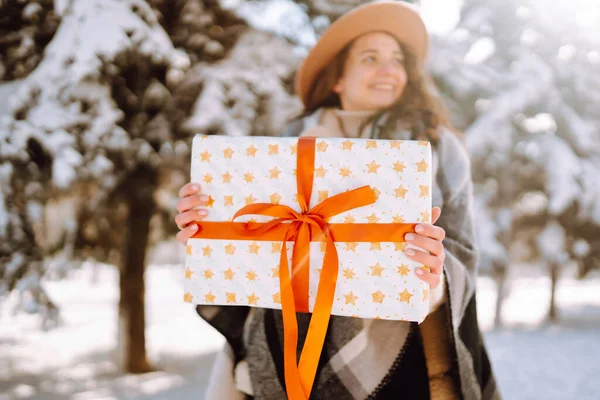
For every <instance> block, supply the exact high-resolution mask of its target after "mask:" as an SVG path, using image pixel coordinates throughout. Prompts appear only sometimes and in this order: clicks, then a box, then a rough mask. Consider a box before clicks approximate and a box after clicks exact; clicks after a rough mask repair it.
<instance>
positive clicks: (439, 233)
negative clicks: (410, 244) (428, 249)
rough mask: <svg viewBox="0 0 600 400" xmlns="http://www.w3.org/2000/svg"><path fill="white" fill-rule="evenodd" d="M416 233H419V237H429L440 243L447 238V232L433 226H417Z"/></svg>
mask: <svg viewBox="0 0 600 400" xmlns="http://www.w3.org/2000/svg"><path fill="white" fill-rule="evenodd" d="M415 232H417V233H418V234H419V235H423V236H428V237H430V238H432V239H435V240H438V241H440V242H441V241H442V240H444V238H445V237H446V231H445V230H444V228H441V227H439V226H435V225H431V224H422V223H421V224H417V226H415Z"/></svg>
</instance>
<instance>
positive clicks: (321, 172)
mask: <svg viewBox="0 0 600 400" xmlns="http://www.w3.org/2000/svg"><path fill="white" fill-rule="evenodd" d="M326 173H327V170H326V169H325V168H323V166H322V165H321V166H320V167H319V168H316V169H315V176H316V177H317V178H325V174H326Z"/></svg>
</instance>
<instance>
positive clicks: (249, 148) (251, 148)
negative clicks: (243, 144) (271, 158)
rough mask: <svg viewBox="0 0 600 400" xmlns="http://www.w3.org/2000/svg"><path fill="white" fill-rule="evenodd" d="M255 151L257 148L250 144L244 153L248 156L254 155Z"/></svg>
mask: <svg viewBox="0 0 600 400" xmlns="http://www.w3.org/2000/svg"><path fill="white" fill-rule="evenodd" d="M257 151H258V149H257V148H256V147H254V145H252V146H250V147H248V148H247V149H246V155H247V156H250V157H255V156H256V152H257Z"/></svg>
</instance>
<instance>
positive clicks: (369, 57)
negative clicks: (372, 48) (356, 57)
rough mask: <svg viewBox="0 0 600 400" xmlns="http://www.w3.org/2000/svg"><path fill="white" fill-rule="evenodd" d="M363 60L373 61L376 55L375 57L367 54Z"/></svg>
mask: <svg viewBox="0 0 600 400" xmlns="http://www.w3.org/2000/svg"><path fill="white" fill-rule="evenodd" d="M363 60H364V61H366V62H373V61H375V57H373V56H367V57H365V58H364V59H363Z"/></svg>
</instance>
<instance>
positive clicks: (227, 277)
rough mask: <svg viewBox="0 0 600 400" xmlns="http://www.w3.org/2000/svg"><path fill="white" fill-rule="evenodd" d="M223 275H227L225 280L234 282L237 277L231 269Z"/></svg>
mask: <svg viewBox="0 0 600 400" xmlns="http://www.w3.org/2000/svg"><path fill="white" fill-rule="evenodd" d="M223 275H225V279H226V280H228V281H232V280H233V276H234V275H235V272H233V271H232V270H231V268H229V269H228V270H227V271H223Z"/></svg>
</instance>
